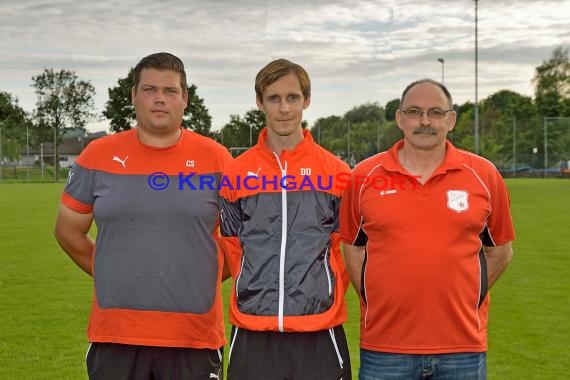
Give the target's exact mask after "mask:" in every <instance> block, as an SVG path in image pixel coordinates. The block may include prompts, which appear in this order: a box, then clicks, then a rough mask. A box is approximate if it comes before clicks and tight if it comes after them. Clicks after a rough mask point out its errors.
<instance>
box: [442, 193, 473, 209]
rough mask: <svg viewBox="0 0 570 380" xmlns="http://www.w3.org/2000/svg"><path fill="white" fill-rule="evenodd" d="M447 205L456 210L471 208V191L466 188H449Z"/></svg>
mask: <svg viewBox="0 0 570 380" xmlns="http://www.w3.org/2000/svg"><path fill="white" fill-rule="evenodd" d="M447 207H449V208H450V209H452V210H453V211H455V212H464V211H467V210H468V209H469V193H468V192H467V191H465V190H448V191H447Z"/></svg>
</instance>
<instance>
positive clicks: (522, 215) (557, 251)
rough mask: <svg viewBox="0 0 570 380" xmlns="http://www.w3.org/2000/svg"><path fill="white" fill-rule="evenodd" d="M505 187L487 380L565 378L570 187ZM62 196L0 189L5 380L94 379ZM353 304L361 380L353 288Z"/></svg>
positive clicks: (0, 369) (85, 297) (86, 300)
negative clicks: (66, 247)
mask: <svg viewBox="0 0 570 380" xmlns="http://www.w3.org/2000/svg"><path fill="white" fill-rule="evenodd" d="M508 186H509V189H510V192H511V201H512V208H513V217H514V220H515V225H516V229H517V240H516V241H515V244H514V250H515V257H514V260H513V262H512V264H511V266H510V267H509V269H508V270H507V272H506V273H505V274H504V276H503V277H502V278H501V279H500V280H499V282H498V283H497V284H496V286H495V287H494V288H493V289H492V290H491V296H492V306H491V315H490V323H489V325H490V326H489V354H488V373H489V379H563V378H566V377H567V376H568V369H569V368H570V344H569V342H570V322H569V319H570V297H569V293H570V236H567V235H566V234H567V233H568V234H569V235H570V230H569V227H570V223H569V222H570V181H569V180H556V179H553V180H541V179H516V180H509V181H508ZM62 188H63V184H7V183H4V184H2V185H0V215H1V221H0V305H1V308H2V311H1V312H0V379H85V378H86V377H87V376H86V372H85V365H84V357H85V351H86V349H87V340H86V337H85V330H86V325H87V318H88V312H89V308H90V303H91V291H92V289H91V280H90V278H89V277H88V276H87V275H85V274H84V273H83V272H82V271H81V270H79V269H78V268H76V267H75V266H74V264H73V263H72V262H71V261H70V260H69V259H68V258H67V256H66V255H65V254H64V253H63V251H61V249H60V248H59V246H58V245H57V243H56V242H55V240H54V238H53V235H52V229H53V221H54V217H55V213H56V208H57V204H58V202H59V195H60V192H61V190H62ZM228 285H229V282H227V283H226V284H225V287H224V294H226V295H227V293H228ZM348 302H349V322H348V323H347V324H346V325H345V328H346V331H347V335H348V337H349V344H350V349H351V355H352V361H353V369H354V377H355V378H356V374H357V369H358V303H357V299H356V296H355V293H354V291H353V290H352V289H351V290H350V291H349V295H348ZM228 331H229V330H228ZM442 333H444V332H442ZM226 353H227V348H226Z"/></svg>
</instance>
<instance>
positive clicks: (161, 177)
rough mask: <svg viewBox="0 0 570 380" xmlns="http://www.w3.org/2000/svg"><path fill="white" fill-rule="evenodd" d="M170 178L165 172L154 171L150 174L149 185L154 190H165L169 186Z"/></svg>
mask: <svg viewBox="0 0 570 380" xmlns="http://www.w3.org/2000/svg"><path fill="white" fill-rule="evenodd" d="M169 183H170V178H168V176H167V175H166V173H163V172H154V173H152V174H151V175H149V176H148V185H149V186H150V188H151V189H153V190H164V189H166V188H167V187H168V184H169Z"/></svg>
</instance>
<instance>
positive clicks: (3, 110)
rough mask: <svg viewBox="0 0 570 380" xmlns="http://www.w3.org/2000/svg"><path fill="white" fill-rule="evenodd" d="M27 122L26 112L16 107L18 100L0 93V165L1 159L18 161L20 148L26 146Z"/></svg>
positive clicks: (5, 93) (7, 94)
mask: <svg viewBox="0 0 570 380" xmlns="http://www.w3.org/2000/svg"><path fill="white" fill-rule="evenodd" d="M29 122H30V121H29V119H28V117H27V115H26V112H25V111H24V110H23V109H22V108H21V107H20V106H19V105H18V99H16V98H14V97H13V96H12V95H11V94H9V93H7V92H0V128H2V130H1V131H0V133H1V134H2V136H1V138H2V147H1V149H0V151H1V152H2V156H1V157H0V163H1V162H2V160H3V157H7V158H8V159H9V160H11V161H15V160H17V159H18V157H19V155H20V152H21V150H22V147H23V146H24V145H25V144H26V127H27V126H29Z"/></svg>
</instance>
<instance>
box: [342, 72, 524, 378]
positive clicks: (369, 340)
mask: <svg viewBox="0 0 570 380" xmlns="http://www.w3.org/2000/svg"><path fill="white" fill-rule="evenodd" d="M452 105H453V103H452V99H451V95H450V94H449V91H448V90H447V88H445V86H443V85H442V84H440V83H438V82H435V81H433V80H429V79H424V80H419V81H416V82H413V83H411V84H410V85H409V86H408V87H407V88H406V89H405V90H404V92H403V94H402V99H401V102H400V108H399V109H398V111H397V113H396V121H397V124H398V127H399V128H400V129H401V130H402V132H403V135H404V138H403V140H401V141H399V142H397V143H396V144H395V145H394V147H392V148H391V149H390V150H388V151H386V152H382V153H379V154H377V155H375V156H373V157H371V158H369V159H367V160H365V161H363V162H361V163H360V164H359V165H357V167H356V168H355V169H354V171H353V183H354V186H351V187H350V188H349V189H348V190H347V192H346V193H345V196H344V198H343V201H342V203H341V237H342V240H343V243H344V254H345V261H346V266H347V270H348V271H349V275H350V277H351V281H352V283H353V285H354V287H355V288H356V290H357V291H358V293H359V294H360V300H361V339H360V347H361V354H360V355H361V361H360V363H361V367H360V379H361V380H372V379H374V380H379V379H485V378H486V351H487V316H488V308H489V295H488V289H489V288H490V287H491V286H492V285H493V284H494V283H495V282H496V281H497V279H498V278H499V276H500V275H501V274H502V273H503V271H504V270H505V269H506V268H507V265H508V263H509V262H510V260H511V257H512V249H511V241H512V240H513V239H514V230H513V224H512V220H511V215H510V209H509V197H508V193H507V189H506V186H505V183H504V181H503V179H502V178H501V176H500V174H499V172H498V171H497V169H496V168H495V167H494V166H493V165H492V164H491V163H490V162H489V161H487V160H485V159H484V158H482V157H479V156H477V155H474V154H472V153H469V152H466V151H462V150H459V149H456V148H455V147H454V146H453V145H452V144H451V143H450V142H449V141H447V139H446V136H447V134H448V133H449V132H450V131H451V130H452V129H453V128H454V126H455V121H456V114H455V111H453V108H452ZM390 177H397V178H398V179H399V180H398V181H397V182H396V181H386V178H390ZM379 178H380V179H382V180H383V181H382V183H379V181H378V180H377V179H379ZM386 183H392V184H393V186H391V188H386ZM394 184H395V185H394Z"/></svg>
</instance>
